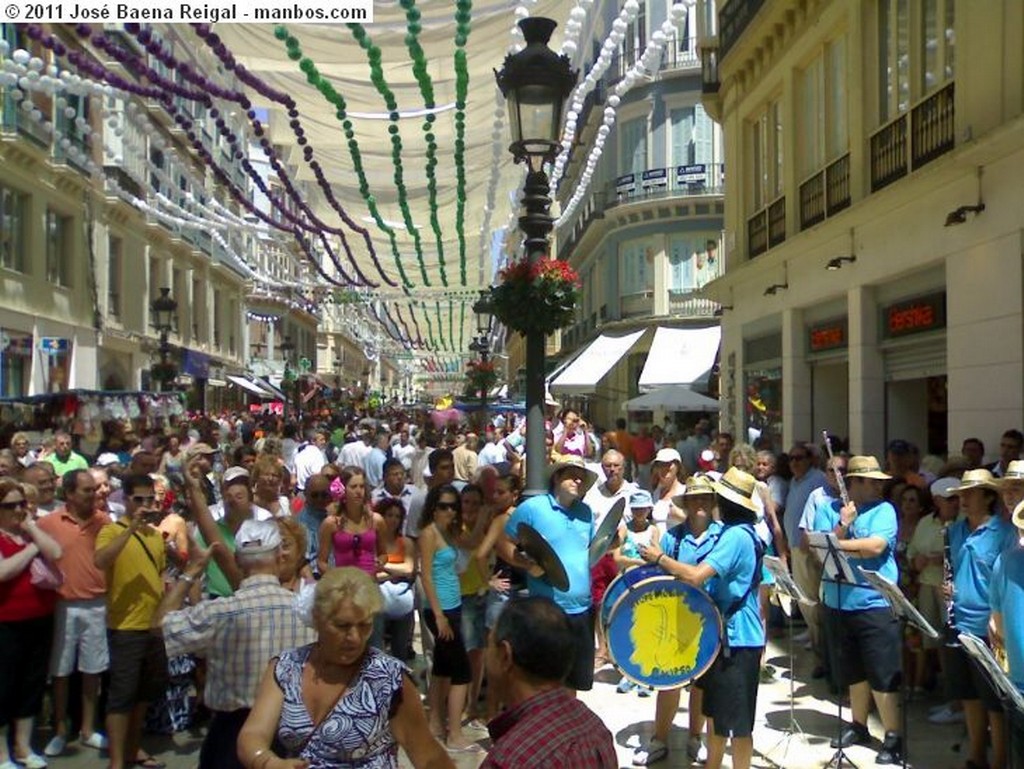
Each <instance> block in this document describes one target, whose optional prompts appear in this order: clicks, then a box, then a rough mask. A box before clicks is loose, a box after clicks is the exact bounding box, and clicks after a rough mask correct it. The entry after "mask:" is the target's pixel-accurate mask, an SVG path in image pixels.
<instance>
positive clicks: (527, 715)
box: [480, 687, 619, 769]
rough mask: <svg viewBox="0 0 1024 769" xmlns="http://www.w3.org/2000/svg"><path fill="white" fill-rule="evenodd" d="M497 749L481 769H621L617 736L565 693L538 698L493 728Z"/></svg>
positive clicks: (505, 715)
mask: <svg viewBox="0 0 1024 769" xmlns="http://www.w3.org/2000/svg"><path fill="white" fill-rule="evenodd" d="M487 728H488V731H490V733H491V739H493V740H494V747H493V748H492V749H491V751H490V753H488V754H487V758H485V759H484V762H483V763H482V764H481V765H480V769H618V766H619V760H618V758H617V757H616V755H615V744H614V742H613V741H612V733H611V732H609V731H608V729H607V728H606V727H605V725H604V724H603V723H602V722H601V719H600V718H598V717H597V716H596V715H594V713H593V712H592V711H591V710H590V708H588V707H587V706H586V705H584V704H583V703H582V702H580V701H579V700H577V699H576V698H575V697H574V696H573V695H572V693H571V692H570V691H569V690H568V689H563V688H561V687H559V688H557V689H552V690H550V691H547V692H543V693H541V694H536V695H534V696H533V697H531V698H530V699H528V700H526V701H525V702H521V703H519V704H518V705H516V706H515V707H514V708H512V709H511V710H507V711H505V712H504V713H502V714H501V715H500V716H498V717H497V718H495V719H494V720H493V721H491V723H490V724H488V727H487Z"/></svg>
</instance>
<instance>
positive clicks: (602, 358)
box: [551, 329, 644, 395]
mask: <svg viewBox="0 0 1024 769" xmlns="http://www.w3.org/2000/svg"><path fill="white" fill-rule="evenodd" d="M643 334H644V329H641V330H640V331H636V332H634V333H632V334H627V335H626V336H619V337H614V336H606V335H604V334H602V335H601V336H599V337H598V338H597V339H595V340H594V341H593V342H591V343H590V346H589V347H587V349H586V350H584V351H583V353H582V354H581V355H580V356H579V357H578V358H576V360H574V361H573V362H572V363H571V364H570V365H569V366H567V367H566V369H565V370H564V371H563V372H562V373H561V374H559V375H558V377H556V378H555V379H554V380H552V382H551V390H552V391H553V392H556V393H565V394H567V395H586V394H588V393H592V392H594V391H595V389H596V388H597V383H598V382H599V381H600V380H601V379H602V378H603V377H604V376H605V374H607V373H608V372H609V371H611V369H612V367H613V366H614V365H615V364H616V363H618V362H619V360H620V359H621V358H622V356H623V355H625V354H626V353H627V352H629V350H630V348H631V347H632V346H633V345H634V344H636V341H637V340H638V339H639V338H640V337H641V336H643Z"/></svg>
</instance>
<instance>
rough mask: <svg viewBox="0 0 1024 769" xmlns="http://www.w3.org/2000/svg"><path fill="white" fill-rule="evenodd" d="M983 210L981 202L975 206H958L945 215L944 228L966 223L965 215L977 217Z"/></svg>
mask: <svg viewBox="0 0 1024 769" xmlns="http://www.w3.org/2000/svg"><path fill="white" fill-rule="evenodd" d="M984 210H985V204H984V203H981V202H979V203H978V205H976V206H960V207H959V208H957V209H954V210H952V211H950V212H949V213H948V214H946V226H947V227H952V226H953V225H954V224H963V223H964V222H966V221H967V214H974V215H975V216H977V215H978V214H980V213H981V212H982V211H984Z"/></svg>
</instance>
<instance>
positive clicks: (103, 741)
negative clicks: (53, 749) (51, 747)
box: [46, 732, 107, 755]
mask: <svg viewBox="0 0 1024 769" xmlns="http://www.w3.org/2000/svg"><path fill="white" fill-rule="evenodd" d="M81 743H82V744H83V745H85V747H87V748H96V750H106V749H107V738H106V737H104V736H103V735H102V734H100V733H99V732H93V733H92V734H90V735H89V736H88V738H82V740H81ZM46 755H50V754H49V753H47V754H46Z"/></svg>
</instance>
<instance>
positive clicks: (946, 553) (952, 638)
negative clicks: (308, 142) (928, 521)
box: [942, 521, 960, 647]
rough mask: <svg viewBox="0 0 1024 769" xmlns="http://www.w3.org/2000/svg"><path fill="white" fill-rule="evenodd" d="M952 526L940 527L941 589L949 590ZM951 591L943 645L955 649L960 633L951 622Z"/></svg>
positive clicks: (950, 524) (951, 570)
mask: <svg viewBox="0 0 1024 769" xmlns="http://www.w3.org/2000/svg"><path fill="white" fill-rule="evenodd" d="M952 525H953V521H947V522H946V523H945V524H943V526H942V586H943V589H945V587H946V586H947V585H948V586H949V587H950V588H952V586H953V551H952V549H951V548H950V546H949V529H950V527H951V526H952ZM953 612H954V604H953V590H952V589H950V591H949V598H947V599H946V626H945V628H943V632H944V635H945V644H946V646H948V647H956V646H959V645H960V638H959V635H960V631H959V630H957V629H956V625H955V624H954V622H953Z"/></svg>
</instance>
